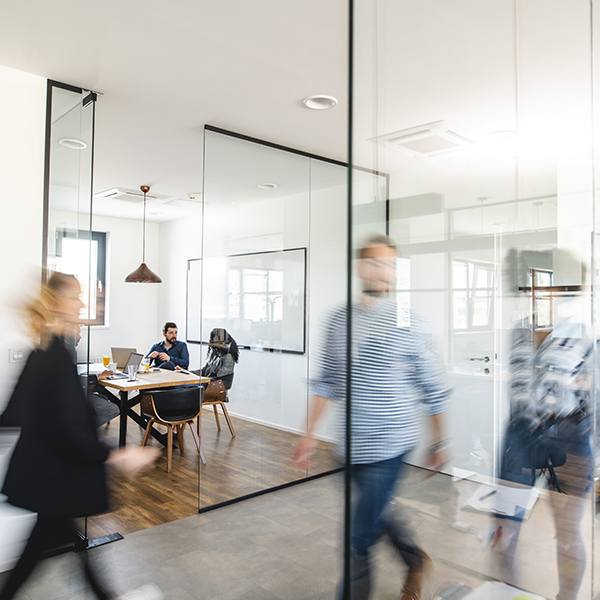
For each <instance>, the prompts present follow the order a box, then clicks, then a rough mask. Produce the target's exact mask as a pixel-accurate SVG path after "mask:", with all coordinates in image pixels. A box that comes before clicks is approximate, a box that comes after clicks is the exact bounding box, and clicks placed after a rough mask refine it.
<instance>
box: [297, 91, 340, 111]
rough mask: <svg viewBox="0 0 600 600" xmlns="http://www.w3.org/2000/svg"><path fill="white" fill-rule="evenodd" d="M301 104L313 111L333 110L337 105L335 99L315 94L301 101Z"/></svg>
mask: <svg viewBox="0 0 600 600" xmlns="http://www.w3.org/2000/svg"><path fill="white" fill-rule="evenodd" d="M302 103H303V104H304V106H306V108H312V109H313V110H326V109H327V108H333V107H334V106H335V105H336V104H337V103H338V101H337V98H334V97H333V96H325V95H323V94H315V95H314V96H307V97H306V98H304V100H302Z"/></svg>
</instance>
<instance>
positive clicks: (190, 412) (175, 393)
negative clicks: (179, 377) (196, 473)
mask: <svg viewBox="0 0 600 600" xmlns="http://www.w3.org/2000/svg"><path fill="white" fill-rule="evenodd" d="M141 411H142V415H143V416H145V417H147V418H148V419H149V420H148V425H147V426H146V433H145V434H144V439H143V441H142V446H145V445H146V443H147V442H148V438H149V437H150V431H151V429H152V425H153V424H154V423H160V424H161V425H166V426H167V473H170V472H171V463H172V459H173V429H175V430H176V431H177V444H178V446H179V452H180V453H181V454H183V452H184V442H183V433H184V431H185V426H186V424H187V425H189V427H190V430H191V432H192V437H193V438H194V442H195V443H196V448H197V449H198V452H199V453H200V459H201V460H202V463H203V464H206V458H205V457H204V451H203V450H202V445H201V444H200V439H199V438H198V433H197V432H196V430H195V429H194V427H192V423H193V422H194V419H195V418H196V417H198V415H199V414H200V388H199V387H190V388H184V389H175V390H173V389H171V390H157V391H153V392H152V393H151V394H144V395H143V396H142V401H141Z"/></svg>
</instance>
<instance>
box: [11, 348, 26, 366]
mask: <svg viewBox="0 0 600 600" xmlns="http://www.w3.org/2000/svg"><path fill="white" fill-rule="evenodd" d="M8 362H9V363H22V362H25V350H20V349H15V348H11V349H10V350H9V351H8Z"/></svg>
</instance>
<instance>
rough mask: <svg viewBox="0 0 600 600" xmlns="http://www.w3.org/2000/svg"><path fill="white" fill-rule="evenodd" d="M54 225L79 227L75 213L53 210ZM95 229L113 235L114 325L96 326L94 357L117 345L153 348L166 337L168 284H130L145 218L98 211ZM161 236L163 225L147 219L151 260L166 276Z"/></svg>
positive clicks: (109, 267) (93, 331) (110, 292)
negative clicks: (163, 299) (162, 300)
mask: <svg viewBox="0 0 600 600" xmlns="http://www.w3.org/2000/svg"><path fill="white" fill-rule="evenodd" d="M48 220H49V228H50V230H52V229H54V228H55V227H57V226H62V227H67V228H76V226H77V225H76V223H77V215H76V214H75V213H69V212H63V211H55V210H51V211H50V215H49V219H48ZM92 228H93V230H94V231H101V232H106V233H108V236H107V261H106V266H107V276H106V280H107V283H108V289H107V307H108V325H107V326H105V327H92V329H91V334H90V359H92V360H98V359H101V358H102V355H103V354H110V349H111V347H112V346H126V347H131V348H137V349H138V351H139V352H147V351H148V350H149V349H150V347H151V346H152V344H154V343H155V342H157V341H158V340H160V339H162V334H161V327H162V323H161V322H160V321H159V319H158V297H159V288H160V287H161V286H164V285H165V284H164V283H163V284H160V283H159V284H154V283H125V282H124V281H123V280H124V279H125V277H126V276H127V275H128V274H129V273H131V271H133V270H134V269H136V268H137V267H138V266H139V264H140V263H141V262H142V222H141V221H134V220H131V219H117V218H114V217H103V216H97V215H94V217H93V222H92ZM159 256H160V239H159V226H158V224H157V223H148V222H146V264H147V265H148V266H149V267H150V268H151V269H152V270H153V271H154V272H155V273H158V275H160V276H161V277H162V273H161V272H160V269H159V268H158V267H159Z"/></svg>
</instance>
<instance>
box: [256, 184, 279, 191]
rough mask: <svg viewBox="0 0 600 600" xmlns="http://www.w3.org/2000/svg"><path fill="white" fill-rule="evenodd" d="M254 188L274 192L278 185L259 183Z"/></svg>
mask: <svg viewBox="0 0 600 600" xmlns="http://www.w3.org/2000/svg"><path fill="white" fill-rule="evenodd" d="M256 187H259V188H260V189H261V190H274V189H275V188H278V187H279V184H278V183H259V184H258V185H257V186H256Z"/></svg>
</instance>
